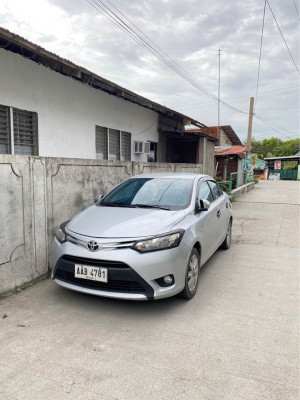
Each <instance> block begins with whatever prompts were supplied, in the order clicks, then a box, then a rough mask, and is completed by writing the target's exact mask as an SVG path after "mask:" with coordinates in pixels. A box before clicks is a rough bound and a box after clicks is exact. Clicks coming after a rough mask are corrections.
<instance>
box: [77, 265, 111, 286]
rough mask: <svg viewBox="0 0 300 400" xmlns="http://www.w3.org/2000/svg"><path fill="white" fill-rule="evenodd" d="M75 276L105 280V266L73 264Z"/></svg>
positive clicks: (91, 279) (99, 280)
mask: <svg viewBox="0 0 300 400" xmlns="http://www.w3.org/2000/svg"><path fill="white" fill-rule="evenodd" d="M75 278H81V279H89V280H90V281H98V282H107V268H101V267H91V266H90V265H81V264H75Z"/></svg>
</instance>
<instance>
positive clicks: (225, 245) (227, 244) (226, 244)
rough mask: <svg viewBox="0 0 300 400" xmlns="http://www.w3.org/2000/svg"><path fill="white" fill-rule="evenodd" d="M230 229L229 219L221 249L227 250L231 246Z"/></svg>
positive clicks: (230, 222)
mask: <svg viewBox="0 0 300 400" xmlns="http://www.w3.org/2000/svg"><path fill="white" fill-rule="evenodd" d="M231 228H232V219H230V221H229V224H228V227H227V232H226V237H225V239H224V242H223V243H222V244H221V246H220V247H221V249H224V250H228V249H229V247H230V244H231Z"/></svg>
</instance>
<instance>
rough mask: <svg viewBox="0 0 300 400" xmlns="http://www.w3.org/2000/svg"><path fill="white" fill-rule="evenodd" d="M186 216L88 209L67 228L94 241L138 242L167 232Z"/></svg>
mask: <svg viewBox="0 0 300 400" xmlns="http://www.w3.org/2000/svg"><path fill="white" fill-rule="evenodd" d="M185 215H186V214H185V212H184V211H183V210H179V211H169V210H159V209H144V208H125V207H122V208H119V207H98V206H91V207H89V208H87V209H86V210H84V211H82V212H81V213H79V214H77V215H76V216H75V217H74V218H73V219H72V220H71V221H70V222H69V223H68V224H67V226H66V227H67V229H68V231H70V232H74V233H77V234H79V235H83V236H90V237H94V238H138V237H141V236H142V237H147V236H153V235H159V234H161V233H166V232H169V231H170V230H171V229H172V227H173V226H174V225H176V224H177V223H178V222H180V221H181V220H182V219H183V218H184V217H185Z"/></svg>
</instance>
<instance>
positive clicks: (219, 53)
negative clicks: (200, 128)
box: [218, 49, 221, 140]
mask: <svg viewBox="0 0 300 400" xmlns="http://www.w3.org/2000/svg"><path fill="white" fill-rule="evenodd" d="M218 56H219V83H218V139H219V140H220V93H221V49H219V50H218Z"/></svg>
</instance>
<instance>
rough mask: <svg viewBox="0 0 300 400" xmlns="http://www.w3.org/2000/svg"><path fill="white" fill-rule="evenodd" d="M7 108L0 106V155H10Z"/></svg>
mask: <svg viewBox="0 0 300 400" xmlns="http://www.w3.org/2000/svg"><path fill="white" fill-rule="evenodd" d="M10 147H11V146H10V122H9V107H5V106H1V105H0V154H10Z"/></svg>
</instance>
